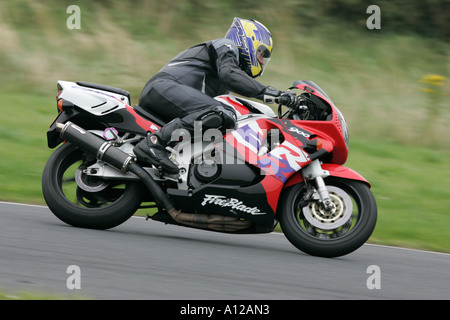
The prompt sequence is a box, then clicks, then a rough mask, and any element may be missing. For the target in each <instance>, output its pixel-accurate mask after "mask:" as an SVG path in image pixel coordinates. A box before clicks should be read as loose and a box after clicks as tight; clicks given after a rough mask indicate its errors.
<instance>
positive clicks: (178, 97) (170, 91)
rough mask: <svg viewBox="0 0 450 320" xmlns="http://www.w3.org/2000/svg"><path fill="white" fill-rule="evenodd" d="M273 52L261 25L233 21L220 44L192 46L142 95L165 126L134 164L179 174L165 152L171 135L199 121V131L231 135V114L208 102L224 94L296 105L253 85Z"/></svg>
mask: <svg viewBox="0 0 450 320" xmlns="http://www.w3.org/2000/svg"><path fill="white" fill-rule="evenodd" d="M272 49H273V40H272V36H271V34H270V32H269V30H268V29H267V28H266V27H265V26H264V25H262V24H261V23H259V22H258V21H255V20H245V19H240V18H234V20H233V23H232V24H231V27H230V28H229V30H228V32H227V33H226V35H225V38H222V39H216V40H212V41H207V42H203V43H200V44H197V45H195V46H192V47H190V48H188V49H186V50H185V51H183V52H181V53H180V54H178V55H177V56H176V57H175V58H173V59H172V60H171V61H170V62H169V63H168V64H167V65H166V66H164V67H163V68H162V69H161V70H160V71H159V72H158V73H157V74H156V75H155V76H153V77H152V78H151V79H150V80H149V81H148V82H147V84H146V85H145V87H144V88H143V90H142V93H141V97H140V100H139V105H140V106H142V107H143V108H145V109H147V110H148V111H149V112H151V113H153V114H155V115H156V116H158V117H159V118H160V119H162V120H163V121H166V122H168V123H167V124H165V125H164V126H163V127H162V128H161V129H160V130H159V131H157V132H155V133H153V134H150V135H148V136H147V137H146V138H145V139H143V140H142V141H140V142H139V143H138V144H137V145H136V146H135V147H134V150H133V151H134V153H135V154H136V156H137V157H138V159H139V160H142V161H146V162H149V163H151V164H153V165H155V166H161V167H162V168H163V170H165V171H166V172H168V173H171V174H176V173H178V172H179V169H178V167H177V166H176V165H175V164H174V163H173V162H172V161H170V160H169V158H168V156H167V152H166V150H165V148H166V146H167V145H168V143H169V142H170V140H171V134H172V132H173V131H174V130H176V129H181V128H183V129H186V130H188V131H189V132H190V133H191V134H192V133H193V130H194V121H201V123H202V130H203V131H205V130H207V129H212V128H214V129H220V130H222V131H225V129H233V128H234V127H235V125H236V114H235V112H234V110H233V109H232V108H230V107H228V106H225V105H222V104H221V103H220V102H218V101H216V100H214V99H213V97H215V96H218V95H222V94H226V93H228V92H229V91H233V92H235V93H237V94H240V95H242V96H245V97H249V98H257V99H260V100H263V101H264V102H266V103H270V102H274V101H275V98H276V97H283V99H284V101H286V102H285V103H284V104H285V105H287V106H288V107H289V106H294V105H296V103H297V97H296V95H295V94H294V93H293V92H290V91H286V92H282V91H280V90H277V89H275V88H273V87H271V86H264V85H262V84H261V83H259V82H258V81H256V80H255V79H254V78H256V77H258V76H260V75H262V73H263V71H264V70H265V68H267V64H268V63H269V60H270V57H271V54H272Z"/></svg>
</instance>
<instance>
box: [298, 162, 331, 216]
mask: <svg viewBox="0 0 450 320" xmlns="http://www.w3.org/2000/svg"><path fill="white" fill-rule="evenodd" d="M302 174H303V177H304V178H306V179H308V180H315V182H316V188H317V194H318V196H319V199H318V200H319V201H320V202H321V203H322V204H323V206H324V209H325V210H326V211H327V212H330V211H333V210H334V209H335V204H334V203H333V202H332V201H331V198H330V193H329V192H328V189H327V187H326V185H325V181H324V180H323V179H324V178H326V177H328V176H329V175H330V172H329V171H327V170H323V169H322V166H321V165H320V161H319V160H317V159H316V160H314V161H313V162H311V163H310V164H309V165H308V166H307V167H305V168H304V169H303V170H302Z"/></svg>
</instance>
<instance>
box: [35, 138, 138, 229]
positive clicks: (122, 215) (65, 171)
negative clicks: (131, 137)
mask: <svg viewBox="0 0 450 320" xmlns="http://www.w3.org/2000/svg"><path fill="white" fill-rule="evenodd" d="M88 159H91V160H88ZM89 161H90V162H89ZM94 161H95V159H94V158H93V157H92V156H90V155H87V154H85V153H84V152H83V151H82V150H81V149H79V148H77V147H76V146H74V145H71V144H70V143H65V144H64V145H62V146H61V147H60V148H59V149H57V150H56V151H55V152H54V153H53V154H52V155H51V156H50V158H49V160H48V161H47V164H46V165H45V168H44V172H43V174H42V192H43V195H44V199H45V201H46V203H47V205H48V207H49V208H50V210H51V211H52V212H53V214H54V215H55V216H57V217H58V218H59V219H60V220H62V221H63V222H65V223H67V224H70V225H72V226H75V227H81V228H91V229H109V228H113V227H115V226H118V225H120V224H121V223H123V222H125V221H126V220H128V219H129V218H130V217H131V216H132V215H133V214H134V213H135V212H136V210H137V209H138V208H139V205H140V203H141V197H142V188H143V186H142V184H141V183H138V182H130V181H127V182H124V181H118V182H108V186H107V187H105V189H104V190H101V191H97V192H92V193H90V192H87V191H84V190H82V189H81V188H80V187H79V186H78V185H77V182H76V181H75V173H73V174H72V173H71V171H72V172H76V170H77V169H78V168H80V167H83V166H85V165H87V164H91V163H93V162H94Z"/></svg>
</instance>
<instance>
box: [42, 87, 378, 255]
mask: <svg viewBox="0 0 450 320" xmlns="http://www.w3.org/2000/svg"><path fill="white" fill-rule="evenodd" d="M57 87H58V94H57V96H56V99H57V106H58V112H59V113H58V115H57V117H56V119H55V120H54V121H53V123H52V124H51V125H50V128H49V130H48V132H47V140H48V146H49V148H55V147H57V146H58V145H60V144H61V143H63V144H62V145H61V146H60V147H59V148H58V149H57V150H56V151H55V152H54V153H53V154H52V155H51V156H50V158H49V160H48V162H47V164H46V166H45V168H44V171H43V177H42V189H43V195H44V198H45V201H46V203H47V205H48V207H49V208H50V210H51V211H52V212H53V213H54V214H55V215H56V216H57V217H58V218H59V219H61V220H62V221H64V222H65V223H67V224H70V225H72V226H76V227H83V228H93V229H108V228H113V227H115V226H118V225H120V224H121V223H123V222H125V221H126V220H127V219H129V218H130V217H131V216H132V215H133V214H134V213H135V212H136V211H137V210H138V209H142V208H154V209H153V211H156V213H154V214H151V215H147V217H148V218H149V219H151V220H155V221H159V222H163V223H166V224H174V225H179V226H185V227H192V228H198V229H204V230H210V231H218V232H227V233H240V234H242V233H247V234H250V233H269V232H272V231H273V230H274V228H275V226H276V225H277V224H278V223H280V226H281V229H282V231H283V233H284V235H285V236H286V238H287V239H288V240H289V241H290V242H291V243H292V244H293V245H294V246H295V247H297V248H298V249H299V250H301V251H303V252H305V253H308V254H310V255H315V256H322V257H337V256H342V255H345V254H348V253H350V252H353V251H354V250H356V249H357V248H359V247H360V246H361V245H363V244H364V243H365V242H366V241H367V239H368V238H369V237H370V235H371V234H372V232H373V230H374V228H375V225H376V220H377V207H376V202H375V199H374V196H373V194H372V193H371V191H370V187H371V185H370V183H369V182H368V181H367V180H366V179H364V178H363V177H362V176H361V175H360V174H358V173H356V172H355V171H353V170H351V169H349V168H347V167H344V166H343V164H344V163H345V161H346V160H347V156H348V152H349V134H348V127H347V124H346V122H345V119H344V117H343V115H342V114H341V112H340V111H339V109H338V108H337V107H336V106H335V105H334V104H333V102H332V101H331V99H330V98H329V97H328V96H327V95H326V94H325V92H324V91H323V90H322V89H321V88H320V87H319V86H317V85H316V84H315V83H314V82H311V81H299V80H298V81H295V82H294V84H293V86H292V87H291V88H290V90H293V91H294V90H296V91H298V101H299V103H298V105H296V106H294V107H292V108H288V109H287V110H286V111H284V108H283V103H284V102H283V101H275V102H276V103H279V106H278V114H275V112H274V111H273V110H272V109H271V108H270V107H268V106H267V105H265V104H262V103H259V102H255V101H253V100H249V99H244V98H241V97H237V96H233V95H222V96H218V97H216V98H215V99H216V100H217V101H218V102H220V103H222V104H224V105H226V106H228V107H232V108H234V110H235V111H236V115H237V118H238V120H237V126H236V128H235V129H234V130H228V131H227V132H222V133H220V136H219V137H218V136H217V134H216V136H215V137H214V138H210V139H206V137H205V136H203V137H202V139H200V140H199V139H197V140H198V141H195V140H196V139H193V140H194V143H193V144H191V143H192V139H191V138H192V137H189V138H186V137H184V138H183V137H182V138H179V139H178V140H176V139H175V143H174V144H173V145H172V146H171V147H168V148H167V153H168V157H170V159H171V160H172V161H173V162H174V163H175V164H176V165H178V166H179V169H180V172H179V174H176V175H173V174H167V173H166V172H164V171H163V170H162V169H161V168H156V167H154V166H152V165H149V164H147V163H141V162H139V160H138V159H137V158H136V157H135V155H134V153H133V147H134V145H135V144H136V143H137V142H139V141H140V140H141V139H143V138H144V137H145V136H146V135H147V134H148V133H152V132H155V131H157V130H158V129H160V128H161V127H162V126H163V125H164V124H165V123H164V121H162V120H161V119H158V118H157V117H156V116H155V115H153V114H151V113H149V112H148V111H146V110H145V109H144V108H142V107H141V106H139V105H135V106H134V107H131V99H130V94H129V92H128V91H126V90H123V89H119V88H114V87H110V86H105V85H99V84H93V83H87V82H76V83H75V82H68V81H58V83H57ZM205 135H206V133H205ZM179 146H184V148H177V147H179ZM186 146H187V147H189V146H194V147H193V148H191V149H190V148H186ZM192 150H193V151H192ZM206 151H207V152H206ZM207 155H208V156H207Z"/></svg>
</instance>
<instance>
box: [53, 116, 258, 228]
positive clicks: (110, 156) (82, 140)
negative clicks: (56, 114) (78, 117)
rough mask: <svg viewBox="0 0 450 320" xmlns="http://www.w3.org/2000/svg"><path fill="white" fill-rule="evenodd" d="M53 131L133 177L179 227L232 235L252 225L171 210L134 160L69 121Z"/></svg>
mask: <svg viewBox="0 0 450 320" xmlns="http://www.w3.org/2000/svg"><path fill="white" fill-rule="evenodd" d="M56 130H57V131H58V132H59V133H60V136H61V138H62V139H63V140H65V141H69V142H70V143H72V144H74V145H76V146H77V147H79V148H80V149H82V150H84V151H86V152H88V153H91V154H94V155H96V158H97V159H98V160H101V161H104V162H106V163H108V164H110V165H112V166H113V167H115V168H116V169H118V170H121V171H122V172H123V173H126V172H128V171H129V172H132V173H134V174H135V175H137V176H138V177H139V178H140V179H141V181H142V182H143V183H144V184H145V186H146V187H147V189H148V190H149V191H150V192H151V194H152V195H153V197H154V199H155V201H156V202H157V203H158V205H160V206H161V207H163V208H164V209H166V211H167V213H168V214H169V215H170V217H171V218H172V219H173V220H174V221H176V222H177V223H179V224H182V225H185V226H189V227H193V228H198V229H209V230H214V231H221V232H236V231H240V230H245V229H247V228H249V227H251V226H252V225H253V223H252V222H250V221H247V220H241V219H239V218H236V217H227V216H221V215H214V214H201V213H184V212H181V211H179V210H177V209H175V208H174V205H173V202H172V200H171V199H170V198H169V197H168V196H167V194H166V193H165V192H164V191H163V190H162V189H161V187H160V186H159V185H158V184H157V183H156V182H155V180H153V178H152V177H151V175H150V174H149V173H148V172H147V171H145V170H144V169H143V168H142V167H141V166H140V165H138V164H137V163H136V162H134V157H132V156H130V155H129V154H128V153H125V152H123V151H122V150H120V149H118V148H116V147H114V146H113V145H112V144H111V143H109V142H106V141H105V140H103V139H102V138H100V137H98V136H96V135H95V134H93V133H91V132H89V131H87V130H85V129H83V128H81V127H79V126H77V125H76V124H74V123H72V122H70V121H69V122H67V123H65V124H62V123H57V124H56Z"/></svg>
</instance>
